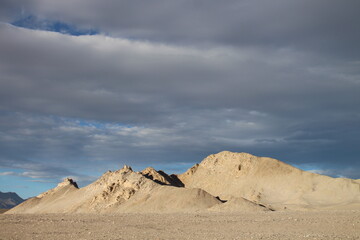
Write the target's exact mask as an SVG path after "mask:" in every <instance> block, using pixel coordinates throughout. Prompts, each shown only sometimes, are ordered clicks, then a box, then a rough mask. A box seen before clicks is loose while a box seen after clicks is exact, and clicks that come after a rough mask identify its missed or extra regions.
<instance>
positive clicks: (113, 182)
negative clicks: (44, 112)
mask: <svg viewBox="0 0 360 240" xmlns="http://www.w3.org/2000/svg"><path fill="white" fill-rule="evenodd" d="M0 226H1V230H0V239H360V183H359V180H354V179H347V178H331V177H328V176H324V175H319V174H314V173H310V172H306V171H302V170H300V169H298V168H295V167H293V166H290V165H288V164H286V163H283V162H281V161H279V160H276V159H272V158H266V157H257V156H254V155H251V154H248V153H232V152H227V151H224V152H220V153H218V154H213V155H210V156H208V157H207V158H205V159H204V160H203V161H202V162H201V163H200V164H196V165H195V166H193V167H192V168H190V169H189V170H187V171H186V172H185V173H183V174H179V175H174V174H172V175H168V174H166V173H165V172H163V171H156V170H155V169H153V168H146V169H144V170H143V171H140V172H135V171H133V170H132V169H131V167H129V166H124V167H123V168H122V169H120V170H117V171H114V172H112V171H108V172H106V173H104V174H103V175H102V176H101V177H100V178H99V179H98V180H96V181H95V182H93V183H91V184H89V185H88V186H86V187H83V188H79V187H78V186H77V184H76V182H74V181H73V180H72V179H69V178H66V179H65V180H64V181H63V182H61V183H59V184H58V186H57V187H55V188H53V189H50V190H49V191H47V192H44V193H42V194H40V195H38V196H37V197H34V198H31V199H28V200H27V201H25V202H23V203H21V204H20V205H18V206H16V207H14V208H12V209H10V210H9V211H7V212H5V213H4V214H1V215H0Z"/></svg>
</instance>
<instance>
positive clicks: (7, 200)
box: [0, 192, 24, 209]
mask: <svg viewBox="0 0 360 240" xmlns="http://www.w3.org/2000/svg"><path fill="white" fill-rule="evenodd" d="M23 201H24V199H22V198H21V197H19V195H17V194H16V193H14V192H0V208H5V209H9V208H12V207H15V206H16V205H18V204H20V203H22V202H23Z"/></svg>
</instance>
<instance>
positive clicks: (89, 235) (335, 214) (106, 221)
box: [0, 211, 360, 240]
mask: <svg viewBox="0 0 360 240" xmlns="http://www.w3.org/2000/svg"><path fill="white" fill-rule="evenodd" d="M0 239H6V240H8V239H54V240H55V239H78V240H80V239H152V240H155V239H292V240H293V239H317V240H319V239H339V240H340V239H341V240H343V239H360V211H311V212H300V211H299V212H295V211H293V212H292V211H282V212H260V213H259V212H257V213H251V212H248V213H244V212H243V213H207V212H206V213H172V214H164V213H162V214H144V213H141V214H134V213H132V214H14V215H7V214H0Z"/></svg>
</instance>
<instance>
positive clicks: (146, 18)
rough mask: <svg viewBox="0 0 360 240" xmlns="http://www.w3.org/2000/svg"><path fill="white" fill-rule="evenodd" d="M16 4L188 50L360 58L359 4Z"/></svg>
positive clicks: (158, 0) (130, 0)
mask: <svg viewBox="0 0 360 240" xmlns="http://www.w3.org/2000/svg"><path fill="white" fill-rule="evenodd" d="M17 2H18V6H22V9H23V15H26V13H29V14H33V13H35V14H38V15H39V16H42V17H44V18H50V19H56V20H60V21H68V22H70V23H76V24H78V25H80V26H83V27H95V28H97V29H100V30H102V31H104V32H106V33H108V34H110V35H114V36H115V35H116V36H123V37H129V38H138V39H148V40H155V41H160V42H164V41H165V42H179V43H188V44H204V43H209V44H210V43H215V44H230V45H235V46H244V45H245V46H260V47H268V46H271V47H278V48H284V47H290V48H296V49H301V50H303V51H316V52H322V53H323V54H329V55H336V56H341V57H343V58H346V59H356V58H357V57H358V55H359V48H358V47H357V46H358V42H360V29H359V25H358V24H357V23H358V22H360V17H359V14H358V9H359V8H360V3H359V1H357V0H349V1H336V0H330V1H329V0H319V1H312V0H305V1H286V0H275V1H253V0H251V1H250V0H242V1H234V0H225V1H193V0H185V1H166V0H154V1H140V0H135V1H134V0H126V1H113V0H106V1H101V2H99V1H94V0H91V1H88V0H72V1H56V2H54V1H46V0H34V1H31V2H30V3H29V2H28V1H23V2H22V3H20V1H17ZM7 5H9V4H7ZM13 5H15V4H11V6H13ZM13 8H14V7H12V8H11V9H13ZM16 16H18V15H16Z"/></svg>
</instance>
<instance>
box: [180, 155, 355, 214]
mask: <svg viewBox="0 0 360 240" xmlns="http://www.w3.org/2000/svg"><path fill="white" fill-rule="evenodd" d="M178 178H179V179H180V180H181V181H182V182H183V183H184V184H185V187H187V188H201V189H204V190H205V191H207V192H209V193H210V194H212V195H214V196H219V197H220V198H221V199H224V200H227V199H232V198H245V199H248V200H250V201H252V202H256V203H261V204H264V205H271V206H273V207H276V208H278V209H280V208H284V207H287V208H327V207H337V208H351V207H353V208H359V207H360V184H359V182H358V181H355V180H351V179H345V178H331V177H327V176H323V175H319V174H314V173H310V172H306V171H302V170H300V169H298V168H295V167H293V166H290V165H288V164H285V163H283V162H281V161H279V160H276V159H272V158H267V157H256V156H254V155H251V154H248V153H233V152H227V151H224V152H220V153H218V154H213V155H210V156H208V157H207V158H205V159H204V160H203V161H202V162H201V163H200V164H196V165H195V166H193V167H192V168H190V169H189V170H188V171H186V172H185V173H183V174H181V175H178Z"/></svg>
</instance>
